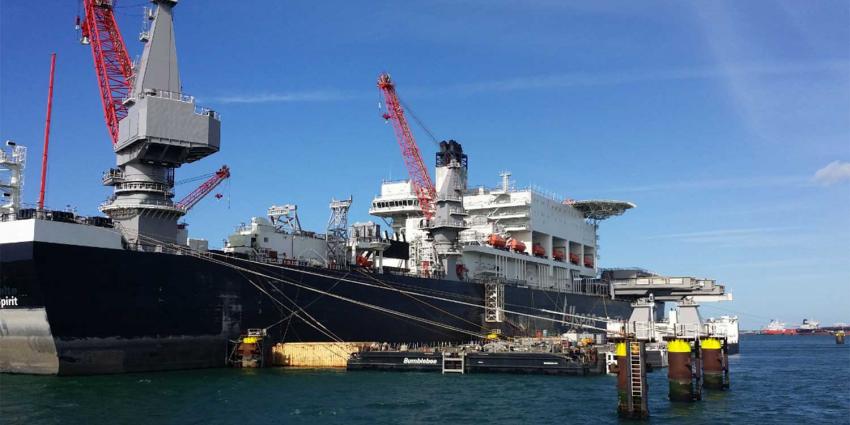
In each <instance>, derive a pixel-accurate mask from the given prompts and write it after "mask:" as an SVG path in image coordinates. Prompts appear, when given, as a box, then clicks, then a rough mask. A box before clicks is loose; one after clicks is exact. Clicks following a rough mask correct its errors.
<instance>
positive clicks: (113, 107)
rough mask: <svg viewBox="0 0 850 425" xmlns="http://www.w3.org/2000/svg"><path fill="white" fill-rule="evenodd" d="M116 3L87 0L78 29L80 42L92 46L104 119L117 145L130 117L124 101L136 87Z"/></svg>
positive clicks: (84, 3) (107, 0) (106, 0)
mask: <svg viewBox="0 0 850 425" xmlns="http://www.w3.org/2000/svg"><path fill="white" fill-rule="evenodd" d="M113 3H114V2H113V0H83V9H84V11H85V17H84V19H83V20H82V23H80V17H79V16H78V17H77V26H78V27H79V28H80V29H81V30H82V37H81V38H80V42H81V43H83V44H90V45H91V54H92V58H93V59H94V70H95V73H96V74H97V84H98V88H99V89H100V99H101V102H102V103H103V116H104V119H105V120H106V128H107V130H109V136H110V137H111V138H112V144H113V145H114V144H115V143H117V142H118V121H121V119H122V118H124V117H126V116H127V106H125V105H124V99H126V98H127V97H128V96H129V95H130V90H131V88H132V81H133V65H132V62H130V56H129V55H128V54H127V48H126V47H125V46H124V39H123V38H122V37H121V32H120V31H119V30H118V23H117V22H116V21H115V15H114V14H113V13H112V7H113Z"/></svg>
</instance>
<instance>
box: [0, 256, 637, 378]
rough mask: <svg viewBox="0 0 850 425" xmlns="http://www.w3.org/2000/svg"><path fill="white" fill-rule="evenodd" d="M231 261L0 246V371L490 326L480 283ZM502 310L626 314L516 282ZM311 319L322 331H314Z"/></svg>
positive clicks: (52, 369) (164, 362)
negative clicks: (3, 302)
mask: <svg viewBox="0 0 850 425" xmlns="http://www.w3.org/2000/svg"><path fill="white" fill-rule="evenodd" d="M228 261H229V262H231V263H232V264H234V265H238V266H239V267H243V268H247V269H250V271H238V270H235V269H234V268H233V267H228V266H226V265H222V264H215V263H213V262H210V261H209V260H205V259H200V258H196V257H192V256H185V255H171V254H162V253H145V252H135V251H124V250H116V249H105V248H92V247H83V246H73V245H62V244H51V243H44V242H22V243H11V244H3V245H0V289H2V296H8V297H15V299H16V303H15V305H14V306H11V305H10V306H6V307H5V308H3V309H2V310H0V348H2V349H0V371H3V372H20V373H48V374H96V373H123V372H139V371H151V370H174V369H191V368H205V367H222V366H225V365H226V358H227V354H228V343H229V340H231V339H233V338H236V337H238V336H239V335H240V334H241V333H243V332H245V331H246V330H247V329H250V328H268V335H269V338H268V341H269V342H272V343H274V342H286V341H329V340H332V339H340V340H344V341H379V342H391V343H393V342H423V343H427V342H462V341H469V340H471V339H474V338H475V336H474V335H475V334H481V333H485V332H488V328H491V327H493V326H485V325H489V324H485V323H484V310H483V309H482V308H477V307H476V306H481V305H483V296H484V288H483V286H482V285H480V284H478V283H471V282H457V281H448V280H437V279H424V278H418V277H411V276H402V275H391V274H373V273H368V272H365V271H363V270H358V269H352V270H327V269H320V268H309V267H292V268H290V269H288V270H283V269H281V268H279V267H271V266H268V265H261V264H256V263H250V262H247V261H244V260H239V259H235V258H233V259H230V260H228ZM252 272H259V273H262V274H263V275H265V277H263V276H258V275H257V274H255V273H252ZM340 279H345V280H340ZM279 280H284V281H286V282H287V283H282V282H280V281H279ZM348 280H354V281H356V282H361V284H358V283H352V282H349V281H348ZM399 291H411V292H416V293H424V294H428V295H431V296H432V297H435V298H425V297H421V296H413V295H410V294H405V293H401V292H399ZM439 298H445V299H451V300H458V301H463V302H465V303H469V304H471V305H464V304H458V303H455V302H449V301H444V300H440V299H439ZM346 299H349V300H355V301H357V302H360V303H368V304H370V305H375V306H379V307H380V308H383V309H389V310H392V311H394V312H398V313H401V314H404V315H409V316H414V317H417V318H422V319H424V320H427V321H430V322H428V323H423V322H421V321H416V320H413V319H411V318H410V317H399V316H398V315H397V314H395V313H393V312H389V311H376V310H374V309H372V308H368V307H366V306H364V305H358V304H355V303H352V302H350V301H349V300H346ZM505 300H506V305H505V308H506V309H507V310H512V311H515V312H519V313H526V314H534V315H536V316H539V315H541V312H540V310H541V309H545V310H551V311H568V312H569V311H572V312H575V313H577V314H583V315H597V316H609V317H619V318H626V317H628V314H629V313H630V307H629V304H628V303H626V302H623V301H613V300H610V299H607V298H606V297H601V296H591V295H584V294H563V293H556V292H552V291H544V290H535V289H529V288H523V287H517V286H506V287H505ZM299 308H301V309H303V310H300V309H299ZM573 309H574V310H573ZM293 311H295V312H296V313H295V314H293ZM556 316H558V317H557V319H563V316H561V315H556ZM556 316H551V317H553V318H555V317H556ZM309 317H312V318H314V319H315V320H316V321H318V322H320V323H321V325H316V326H310V325H309V322H312V320H310V319H309ZM434 323H439V324H445V325H447V326H448V328H444V327H440V326H437V325H435V324H434ZM498 325H499V326H498V327H499V328H500V330H501V331H502V333H503V334H509V335H534V334H536V333H538V331H540V332H542V331H548V332H550V333H553V334H554V333H557V332H562V331H565V330H566V329H567V327H566V326H564V325H561V324H556V323H554V322H552V321H546V320H540V319H530V318H527V317H524V316H521V315H516V314H508V315H507V320H506V321H505V322H503V323H500V324H498ZM317 328H318V329H317Z"/></svg>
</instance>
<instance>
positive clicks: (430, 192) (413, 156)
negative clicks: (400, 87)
mask: <svg viewBox="0 0 850 425" xmlns="http://www.w3.org/2000/svg"><path fill="white" fill-rule="evenodd" d="M378 88H379V89H380V90H381V93H382V94H383V95H384V103H386V107H387V110H386V112H385V113H384V114H383V115H382V116H383V118H384V119H385V120H387V121H390V122H392V124H393V129H394V130H395V136H396V139H397V140H398V145H399V147H401V155H402V157H404V165H406V166H407V173H408V175H409V176H410V184H411V186H412V187H413V192H414V193H415V194H416V198H417V199H418V200H419V208H420V209H422V214H423V215H424V216H425V218H426V219H427V220H430V219H431V218H432V217H433V216H434V200H435V199H436V197H437V190H436V189H435V188H434V183H433V182H432V181H431V177H430V176H429V175H428V169H427V168H426V167H425V162H424V161H423V160H422V154H421V153H420V151H419V147H418V146H417V145H416V139H414V138H413V133H412V132H411V131H410V126H408V125H407V119H406V118H405V117H404V110H403V109H402V108H401V101H399V99H398V95H397V94H396V92H395V84H393V82H392V80H391V79H390V75H389V74H381V75H380V76H378Z"/></svg>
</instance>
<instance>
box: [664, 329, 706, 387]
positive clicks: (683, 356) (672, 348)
mask: <svg viewBox="0 0 850 425" xmlns="http://www.w3.org/2000/svg"><path fill="white" fill-rule="evenodd" d="M667 361H668V364H669V365H668V367H667V379H668V382H669V386H670V392H669V397H670V401H683V402H691V401H695V400H699V399H701V398H702V394H701V390H700V385H699V380H700V379H699V370H700V368H699V358H696V357H695V356H694V352H693V350H692V349H691V343H690V342H689V341H686V340H682V339H674V340H672V341H670V342H668V343H667Z"/></svg>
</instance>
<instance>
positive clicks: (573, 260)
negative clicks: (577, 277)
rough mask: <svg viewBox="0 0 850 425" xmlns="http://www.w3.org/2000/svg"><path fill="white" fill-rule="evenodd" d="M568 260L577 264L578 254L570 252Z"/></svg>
mask: <svg viewBox="0 0 850 425" xmlns="http://www.w3.org/2000/svg"><path fill="white" fill-rule="evenodd" d="M570 262H571V263H573V264H578V254H573V253H572V252H571V253H570Z"/></svg>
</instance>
